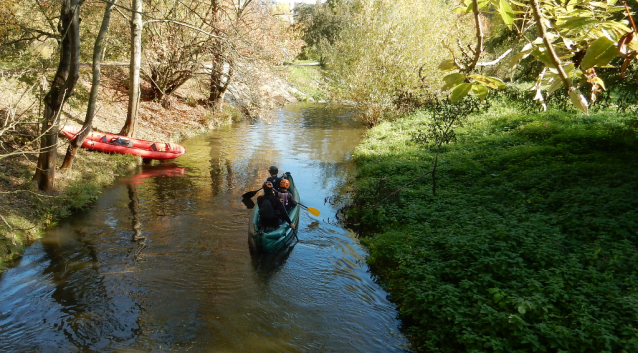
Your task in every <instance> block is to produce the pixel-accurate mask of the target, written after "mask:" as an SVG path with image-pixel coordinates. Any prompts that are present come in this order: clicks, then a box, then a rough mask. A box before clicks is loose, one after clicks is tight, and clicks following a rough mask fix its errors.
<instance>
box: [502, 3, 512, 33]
mask: <svg viewBox="0 0 638 353" xmlns="http://www.w3.org/2000/svg"><path fill="white" fill-rule="evenodd" d="M498 12H499V13H500V14H501V18H502V19H503V23H505V25H507V28H509V29H512V25H513V24H514V12H513V11H512V7H511V6H510V4H509V3H508V2H507V1H506V0H500V1H499V4H498Z"/></svg>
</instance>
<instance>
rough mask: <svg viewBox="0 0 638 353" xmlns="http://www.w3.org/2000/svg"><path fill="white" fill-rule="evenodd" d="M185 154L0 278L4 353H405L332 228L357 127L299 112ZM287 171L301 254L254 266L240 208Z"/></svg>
mask: <svg viewBox="0 0 638 353" xmlns="http://www.w3.org/2000/svg"><path fill="white" fill-rule="evenodd" d="M275 115H276V116H277V117H276V119H273V120H272V121H271V122H259V123H241V124H236V125H233V126H231V127H226V128H220V129H217V130H215V131H213V132H211V133H209V134H206V135H202V136H198V137H196V138H192V139H189V140H186V141H184V143H183V145H184V146H185V147H186V149H187V153H186V154H185V155H183V156H182V157H180V158H178V159H176V160H175V161H174V163H164V164H159V165H153V166H144V167H140V169H139V170H138V172H137V173H136V174H135V175H133V176H131V177H127V178H123V179H121V180H119V181H118V182H117V183H116V184H115V185H114V186H113V187H112V188H110V189H109V190H107V191H106V192H104V193H103V194H102V195H100V198H99V200H98V201H97V203H96V205H95V206H94V207H92V208H91V209H89V210H87V211H85V212H82V213H80V214H77V215H74V216H73V217H72V218H71V219H68V220H66V221H64V222H61V223H60V224H59V225H58V226H56V227H53V228H51V229H49V230H48V231H47V233H46V235H45V236H44V237H43V239H42V240H41V241H40V242H37V243H35V244H34V245H32V246H30V247H29V248H28V249H27V250H26V251H25V254H24V256H23V258H22V259H21V261H20V262H19V264H18V265H17V266H16V267H14V268H12V269H10V270H8V271H6V272H5V273H4V274H2V275H1V277H0V351H2V352H162V351H189V352H404V351H406V350H407V348H406V347H407V341H406V339H405V337H404V336H403V335H402V334H401V332H400V331H399V327H400V321H399V320H398V319H397V311H396V308H395V306H394V305H393V304H392V303H390V302H389V301H388V300H387V298H386V297H387V293H386V292H385V291H383V290H382V289H381V288H380V287H379V285H377V284H376V283H375V281H374V278H373V276H372V275H371V273H370V272H369V269H368V267H367V265H366V263H365V256H366V253H365V251H364V250H363V249H362V247H361V246H360V245H359V243H358V241H357V239H356V238H355V237H354V236H353V235H352V234H350V233H349V232H348V231H347V230H346V229H344V228H343V227H342V226H340V225H339V224H338V223H337V222H335V220H334V215H335V213H336V206H333V205H331V204H329V203H324V200H325V199H326V198H329V197H332V196H334V195H339V193H340V188H341V186H342V185H343V183H344V180H345V177H346V174H347V173H348V171H349V168H351V166H350V165H349V162H348V160H349V157H350V154H351V152H352V150H353V148H354V147H355V146H356V144H357V143H358V142H359V141H360V139H361V138H362V135H363V133H364V129H363V127H362V126H360V125H359V124H357V123H356V122H354V121H352V120H351V119H350V113H349V112H348V110H347V109H345V108H342V109H337V108H328V107H327V106H324V105H319V104H315V105H308V104H294V105H290V106H287V107H285V108H282V109H280V110H277V111H276V112H275ZM270 165H277V166H279V171H280V173H281V172H286V171H288V172H291V174H292V175H293V177H294V178H295V183H296V185H297V186H298V188H299V191H300V195H301V202H302V203H303V204H304V205H306V206H309V207H314V208H317V209H318V210H319V211H321V214H320V215H319V216H318V217H315V216H313V215H311V214H310V213H308V212H306V211H303V213H302V216H301V219H300V224H299V232H298V238H299V240H298V242H295V243H293V245H292V246H291V247H289V248H287V249H284V250H282V251H280V252H277V253H275V254H273V255H271V256H266V257H255V256H251V254H250V252H249V249H248V243H247V220H248V217H249V213H250V212H251V211H250V210H249V209H247V206H246V205H245V204H244V203H242V199H241V195H242V194H243V193H244V192H246V191H250V190H255V189H258V188H259V187H260V184H261V182H262V181H263V180H264V179H265V178H266V177H267V172H266V171H267V169H268V167H269V166H270Z"/></svg>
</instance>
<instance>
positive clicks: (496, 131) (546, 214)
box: [349, 108, 638, 352]
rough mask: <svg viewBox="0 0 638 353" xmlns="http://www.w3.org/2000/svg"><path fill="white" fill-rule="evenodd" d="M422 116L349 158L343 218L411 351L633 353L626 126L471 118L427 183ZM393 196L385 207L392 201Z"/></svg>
mask: <svg viewBox="0 0 638 353" xmlns="http://www.w3.org/2000/svg"><path fill="white" fill-rule="evenodd" d="M427 122H428V116H427V114H425V113H417V114H415V115H413V116H410V117H408V118H406V119H403V120H400V121H395V122H393V123H384V124H381V125H379V126H377V127H376V128H374V129H372V130H371V131H370V132H369V133H368V136H367V139H366V140H365V141H364V142H363V143H362V144H361V145H360V146H359V148H358V149H357V151H356V152H355V160H356V161H357V163H358V172H357V178H356V185H355V189H356V192H355V195H356V198H355V202H354V206H355V207H354V208H352V209H351V210H350V214H349V215H350V218H351V219H355V220H357V221H358V222H359V224H360V225H361V226H362V227H363V229H365V232H364V235H366V237H364V238H363V241H364V243H365V244H366V245H367V246H368V248H369V252H370V256H369V259H368V261H369V263H370V264H371V266H373V268H374V269H375V271H376V272H377V273H379V274H380V279H381V282H382V283H383V284H384V285H385V286H386V287H387V289H388V290H389V292H390V293H391V296H392V300H393V301H394V302H395V303H396V304H397V305H398V307H399V310H400V312H401V316H402V318H403V319H404V322H405V326H406V327H405V329H406V332H407V333H408V335H409V336H410V338H411V340H412V341H413V343H414V345H415V349H416V350H417V351H427V352H638V293H637V285H638V252H637V251H636V250H637V249H636V248H637V245H638V234H637V232H638V178H637V175H638V153H637V152H638V142H637V139H636V128H635V127H636V125H637V124H636V120H635V118H632V117H630V116H621V115H616V114H598V115H594V116H589V117H587V116H582V115H573V114H567V113H544V114H539V115H521V114H518V113H516V112H513V111H509V110H507V109H504V108H501V109H500V111H499V110H497V109H492V110H491V111H490V112H488V113H483V114H480V115H476V116H472V117H470V118H469V120H468V121H467V123H466V124H465V126H464V127H463V128H459V129H457V131H456V133H457V135H458V137H459V142H458V143H457V144H453V145H449V146H446V148H445V150H444V152H443V153H442V155H441V156H440V160H441V161H440V165H439V171H438V174H437V183H438V187H437V194H436V196H433V195H432V189H431V187H432V181H431V177H425V178H422V179H419V180H417V181H416V182H414V183H412V184H410V185H409V186H407V187H405V188H404V189H401V191H400V192H398V193H396V194H395V195H392V191H393V190H396V189H398V188H399V187H401V186H403V185H405V184H406V183H408V182H409V181H411V180H414V179H415V178H416V177H417V176H418V175H421V174H424V173H426V172H427V171H428V170H430V169H431V165H432V159H433V152H432V151H430V150H428V149H426V148H424V146H422V145H419V144H417V143H416V142H414V141H413V139H412V137H411V136H413V135H414V134H415V133H416V132H417V130H419V129H423V128H424V126H425V124H427ZM388 195H391V196H389V197H388Z"/></svg>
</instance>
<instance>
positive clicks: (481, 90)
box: [450, 85, 489, 100]
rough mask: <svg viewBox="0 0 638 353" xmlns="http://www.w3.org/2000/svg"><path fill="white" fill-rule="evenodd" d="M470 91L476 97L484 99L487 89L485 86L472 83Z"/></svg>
mask: <svg viewBox="0 0 638 353" xmlns="http://www.w3.org/2000/svg"><path fill="white" fill-rule="evenodd" d="M472 93H473V94H474V95H476V96H477V97H479V99H481V100H484V99H485V98H487V94H488V93H489V90H488V89H487V87H485V86H481V85H472ZM450 100H451V99H450Z"/></svg>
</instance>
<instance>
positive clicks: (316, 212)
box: [308, 207, 321, 216]
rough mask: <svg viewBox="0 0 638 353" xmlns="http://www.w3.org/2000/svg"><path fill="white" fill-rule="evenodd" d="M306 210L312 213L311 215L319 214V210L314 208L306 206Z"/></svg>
mask: <svg viewBox="0 0 638 353" xmlns="http://www.w3.org/2000/svg"><path fill="white" fill-rule="evenodd" d="M308 212H310V213H312V215H313V216H319V213H321V212H319V210H318V209H316V208H312V207H308Z"/></svg>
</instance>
